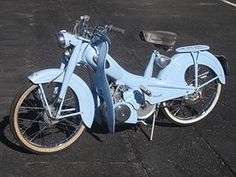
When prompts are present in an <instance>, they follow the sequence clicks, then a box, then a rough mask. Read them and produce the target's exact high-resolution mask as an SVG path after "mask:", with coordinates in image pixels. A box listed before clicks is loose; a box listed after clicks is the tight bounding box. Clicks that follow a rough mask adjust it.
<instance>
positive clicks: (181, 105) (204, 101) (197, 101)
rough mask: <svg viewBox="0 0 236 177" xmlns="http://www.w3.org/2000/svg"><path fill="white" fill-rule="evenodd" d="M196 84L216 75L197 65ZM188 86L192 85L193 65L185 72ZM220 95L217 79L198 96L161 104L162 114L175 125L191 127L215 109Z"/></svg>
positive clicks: (203, 66) (193, 79) (202, 89)
mask: <svg viewBox="0 0 236 177" xmlns="http://www.w3.org/2000/svg"><path fill="white" fill-rule="evenodd" d="M198 75H199V76H198V83H199V85H202V84H204V83H206V82H207V81H210V80H211V79H213V78H214V77H216V74H215V73H214V72H213V71H212V70H211V69H210V68H209V67H207V66H205V65H199V68H198ZM185 80H186V82H187V84H188V85H194V82H195V78H194V65H191V66H190V67H189V68H188V69H187V70H186V72H185ZM220 93H221V83H220V82H219V80H218V79H216V80H213V81H212V82H210V83H209V84H207V85H206V86H203V87H202V88H201V89H200V91H199V93H198V94H195V95H194V94H192V95H188V97H184V98H177V99H174V100H170V101H167V102H164V103H163V112H164V114H165V115H166V116H167V118H168V119H169V120H170V121H171V122H173V123H175V124H177V125H191V124H194V123H196V122H198V121H200V120H202V119H203V118H205V117H206V116H207V115H208V114H209V113H210V112H211V111H212V110H213V108H214V107H215V105H216V103H217V101H218V99H219V97H220Z"/></svg>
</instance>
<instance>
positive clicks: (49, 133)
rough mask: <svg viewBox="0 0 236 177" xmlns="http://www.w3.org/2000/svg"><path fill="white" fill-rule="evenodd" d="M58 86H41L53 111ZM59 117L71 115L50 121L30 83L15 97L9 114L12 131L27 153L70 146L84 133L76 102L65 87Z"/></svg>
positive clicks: (51, 150)
mask: <svg viewBox="0 0 236 177" xmlns="http://www.w3.org/2000/svg"><path fill="white" fill-rule="evenodd" d="M60 84H61V83H54V82H53V83H50V84H42V88H43V90H44V92H45V95H46V98H47V101H48V104H49V107H50V108H51V110H55V109H56V108H54V106H53V105H55V104H54V103H55V100H56V95H57V92H58V89H59V88H60ZM62 109H63V111H64V112H62V115H63V116H64V115H69V114H71V116H69V117H67V116H65V118H62V119H60V120H56V119H52V118H50V116H48V113H47V112H46V110H45V109H44V107H43V104H42V101H41V98H40V88H39V85H34V84H30V85H28V86H27V87H25V88H24V89H23V90H22V92H21V93H20V94H19V96H18V97H16V99H15V101H14V103H13V105H12V109H11V115H10V123H11V129H12V132H13V134H14V136H15V138H16V139H17V140H18V141H19V142H20V143H21V144H22V145H23V146H24V147H25V148H27V149H28V150H30V151H32V152H34V153H39V154H46V153H52V152H57V151H60V150H63V149H65V148H66V147H68V146H70V145H71V144H72V143H73V142H75V140H77V139H78V138H79V137H80V135H81V133H82V132H83V130H84V128H85V127H84V125H83V123H82V119H81V117H80V115H76V116H75V115H74V116H73V115H72V113H75V112H78V111H79V100H78V99H77V97H76V94H75V93H74V91H73V90H72V89H71V88H69V87H68V90H67V93H66V97H65V101H64V104H63V106H62Z"/></svg>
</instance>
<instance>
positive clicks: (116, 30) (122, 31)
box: [108, 25, 125, 34]
mask: <svg viewBox="0 0 236 177" xmlns="http://www.w3.org/2000/svg"><path fill="white" fill-rule="evenodd" d="M108 30H109V31H114V32H118V33H122V34H124V33H125V29H123V28H119V27H116V26H113V25H108Z"/></svg>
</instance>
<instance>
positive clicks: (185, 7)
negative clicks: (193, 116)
mask: <svg viewBox="0 0 236 177" xmlns="http://www.w3.org/2000/svg"><path fill="white" fill-rule="evenodd" d="M227 2H229V1H220V0H204V1H203V0H181V1H174V0H129V1H124V0H109V1H99V0H93V1H92V0H79V1H78V0H57V1H56V0H41V1H36V0H35V1H32V0H0V9H1V10H0V83H1V84H0V176H1V177H21V176H22V177H24V176H32V177H34V176H35V177H36V176H45V177H46V176H58V177H60V176H61V177H63V176H66V177H72V176H80V177H82V176H88V177H93V176H96V177H99V176H103V177H104V176H114V177H128V176H137V177H138V176H140V177H143V176H144V177H151V176H153V177H154V176H155V177H156V176H163V177H166V176H168V177H169V176H174V177H183V176H236V129H235V127H236V118H235V115H236V106H235V105H236V100H235V98H236V92H235V88H236V77H235V70H234V68H236V60H235V55H236V52H235V51H236V40H235V39H236V33H235V31H236V20H235V19H236V7H235V6H234V4H233V3H235V2H234V1H231V4H230V3H227ZM84 14H87V15H89V16H90V17H91V22H90V25H91V26H93V25H95V24H101V23H102V24H104V23H105V24H111V23H112V24H114V25H115V26H118V27H122V28H124V29H126V32H125V34H124V35H121V34H111V35H110V38H111V41H112V43H111V48H110V54H111V55H112V56H113V57H114V58H116V59H117V61H118V63H120V64H121V66H123V67H124V68H125V69H127V70H128V71H130V72H132V73H135V74H143V72H144V69H145V67H146V65H147V63H148V58H149V57H150V55H151V52H152V50H153V49H154V47H153V46H152V45H150V44H147V43H145V42H142V41H141V40H140V39H139V31H141V30H143V29H146V30H168V31H173V32H176V33H177V34H178V42H177V44H176V47H179V46H185V45H193V44H206V45H209V46H210V51H211V52H212V53H213V54H223V55H225V56H226V57H227V58H228V61H229V64H230V69H231V70H230V76H228V77H227V80H226V81H227V84H226V85H225V86H224V87H223V91H222V95H221V97H220V101H219V102H218V104H217V106H216V108H215V109H214V110H213V112H212V113H211V114H210V115H209V116H207V118H206V119H204V120H203V121H201V122H199V123H198V124H196V125H194V126H188V127H178V126H174V125H173V124H171V123H169V122H168V121H167V120H166V119H165V118H164V116H163V115H162V114H161V115H159V117H158V120H157V123H156V127H155V132H154V140H153V141H149V140H148V139H147V137H146V135H145V133H146V134H148V133H149V132H150V130H151V126H150V125H148V126H142V128H143V131H142V130H140V129H138V130H137V131H136V130H135V129H133V128H132V127H121V128H119V130H118V131H117V132H116V133H115V134H114V135H111V134H107V133H106V132H104V131H102V128H99V127H98V128H96V129H94V130H90V131H89V132H84V133H83V135H82V136H81V138H80V139H79V140H78V141H77V142H76V143H75V144H74V145H73V146H71V147H70V148H68V149H67V150H65V151H63V152H60V153H56V154H51V155H35V154H32V153H29V152H28V151H26V150H25V149H23V148H22V147H21V146H19V145H18V144H17V142H16V141H15V140H14V138H13V137H12V134H11V132H10V129H9V121H8V119H9V109H10V106H11V102H12V100H13V98H14V96H15V95H16V93H17V91H18V90H19V89H20V88H21V87H22V86H23V85H24V83H25V82H27V78H26V76H28V75H29V74H31V73H32V72H34V71H38V70H40V69H44V68H51V67H58V66H59V63H60V58H61V54H62V50H61V49H59V48H58V46H57V44H56V42H55V39H54V34H55V33H56V32H58V31H60V30H61V29H66V30H70V29H71V28H72V26H73V25H74V23H75V20H76V19H78V18H79V17H80V16H81V15H84ZM167 55H173V52H170V53H168V54H167Z"/></svg>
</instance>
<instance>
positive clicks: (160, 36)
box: [139, 31, 177, 50]
mask: <svg viewBox="0 0 236 177" xmlns="http://www.w3.org/2000/svg"><path fill="white" fill-rule="evenodd" d="M139 36H140V38H141V40H143V41H145V42H149V43H152V44H154V46H155V47H158V48H162V49H164V50H168V49H170V48H172V47H174V45H175V42H176V39H177V34H176V33H173V32H169V31H141V32H140V35H139Z"/></svg>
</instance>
